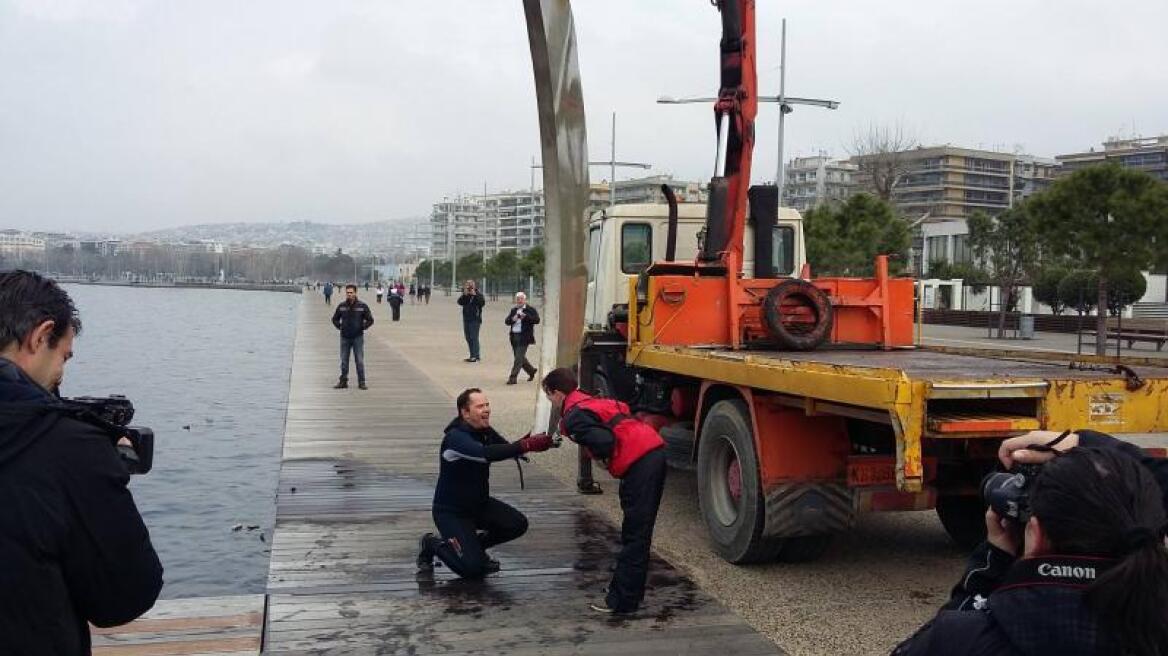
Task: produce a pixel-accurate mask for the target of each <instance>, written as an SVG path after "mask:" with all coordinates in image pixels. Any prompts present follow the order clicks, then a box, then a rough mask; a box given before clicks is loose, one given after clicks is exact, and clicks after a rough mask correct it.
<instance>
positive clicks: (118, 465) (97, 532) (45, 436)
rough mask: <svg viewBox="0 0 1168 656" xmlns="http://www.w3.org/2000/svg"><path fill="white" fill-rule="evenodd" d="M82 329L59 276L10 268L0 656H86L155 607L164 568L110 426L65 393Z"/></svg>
mask: <svg viewBox="0 0 1168 656" xmlns="http://www.w3.org/2000/svg"><path fill="white" fill-rule="evenodd" d="M80 329H81V322H80V320H79V319H78V318H77V312H76V309H75V308H74V306H73V302H72V301H71V300H70V299H69V296H68V294H66V293H65V292H64V291H63V290H62V289H61V288H60V287H58V286H57V285H56V283H54V282H53V281H51V280H46V279H45V278H42V277H40V276H39V275H37V274H34V273H29V272H25V271H11V272H7V273H3V274H0V655H4V656H8V655H10V654H11V655H16V654H20V655H26V654H69V655H75V654H88V653H90V638H89V627H88V625H87V623H93V624H95V625H97V626H101V627H109V626H117V625H119V624H125V623H126V622H129V621H131V620H133V619H134V618H136V617H138V616H139V615H141V614H142V613H144V612H146V611H147V610H149V609H150V607H151V606H153V605H154V601H155V599H157V598H158V592H159V590H161V589H162V565H161V564H160V563H159V562H158V556H157V554H155V552H154V547H153V545H152V544H151V543H150V535H149V533H148V532H147V530H146V526H145V524H143V522H142V517H141V515H139V514H138V509H137V507H136V506H135V505H134V498H133V496H132V495H131V494H130V491H129V489H127V487H126V485H127V483H128V482H129V475H128V474H127V472H126V469H125V467H124V466H123V464H122V462H121V460H120V459H119V457H118V454H117V451H116V450H115V448H114V446H113V439H112V438H111V437H110V435H109V433H108V432H107V429H105V428H101V427H99V426H98V425H96V424H92V423H89V422H87V421H85V420H84V419H83V418H82V417H81V416H80V415H79V413H78V412H77V411H76V410H75V409H73V408H71V407H70V406H69V405H68V404H66V402H64V401H62V400H61V399H60V398H59V397H58V396H57V394H56V389H57V387H58V385H60V382H61V378H62V377H63V376H64V372H65V362H66V361H67V360H68V359H69V358H70V357H71V356H72V355H73V338H74V336H75V335H76V334H77V332H78V331H79V330H80Z"/></svg>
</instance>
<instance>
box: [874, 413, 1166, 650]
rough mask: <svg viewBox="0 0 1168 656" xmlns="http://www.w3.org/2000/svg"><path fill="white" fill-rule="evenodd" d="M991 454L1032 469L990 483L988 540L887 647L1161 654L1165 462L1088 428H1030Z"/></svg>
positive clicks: (1014, 466)
mask: <svg viewBox="0 0 1168 656" xmlns="http://www.w3.org/2000/svg"><path fill="white" fill-rule="evenodd" d="M999 457H1000V459H1001V460H1002V463H1003V465H1005V466H1006V467H1007V468H1008V469H1010V471H1011V472H1019V468H1018V465H1026V466H1029V467H1030V468H1029V469H1028V470H1026V471H1025V472H1024V473H1015V474H1012V475H1011V474H1007V475H1002V474H999V475H997V476H999V477H1003V478H1000V479H998V480H999V481H1000V483H998V489H996V490H995V489H991V488H993V486H994V484H995V483H994V482H993V481H991V479H989V478H987V482H986V484H985V487H986V490H985V491H984V494H986V496H987V497H991V498H990V502H989V503H990V508H989V509H988V510H987V511H986V529H987V540H986V542H985V543H983V544H982V545H981V546H979V547H978V548H977V549H976V550H975V551H974V553H973V555H972V556H971V557H970V561H969V565H968V567H967V570H966V572H965V575H964V576H962V578H961V581H960V582H959V583H958V584H957V585H956V586H954V588H953V591H952V594H951V597H950V600H949V602H948V603H946V604H945V605H944V606H943V607H942V609H941V612H940V613H938V614H937V616H936V617H935V618H934V619H933V620H932V621H930V622H929V623H928V624H926V625H925V626H923V627H922V628H921V629H919V630H918V631H917V633H916V634H915V635H913V636H912V637H911V638H909V639H908V640H907V641H905V642H904V643H902V644H901V645H900V646H898V647H897V648H896V649H895V650H894V652H893V654H895V655H903V656H918V655H925V654H945V655H946V656H949V655H959V654H1021V655H1025V656H1030V655H1035V654H1067V655H1071V656H1074V655H1078V654H1082V655H1084V656H1086V655H1088V654H1091V655H1102V654H1115V655H1116V656H1120V655H1123V656H1163V655H1164V654H1168V548H1166V547H1165V539H1164V536H1165V530H1166V529H1168V519H1166V518H1168V510H1166V507H1168V463H1166V462H1164V461H1161V460H1157V459H1154V458H1151V457H1149V456H1146V455H1145V454H1144V453H1143V452H1142V451H1141V450H1140V449H1139V448H1137V447H1136V446H1134V445H1132V444H1128V443H1126V442H1122V441H1120V440H1117V439H1115V438H1113V437H1111V436H1109V435H1105V434H1103V433H1097V432H1095V431H1085V430H1084V431H1078V433H1067V434H1062V435H1060V434H1057V433H1054V432H1049V431H1034V432H1032V433H1030V434H1027V435H1023V436H1021V437H1016V438H1012V439H1009V440H1006V441H1005V442H1003V443H1002V446H1001V449H1000V451H999ZM1011 487H1013V488H1014V489H1009V488H1011ZM1003 491H1004V492H1006V494H1005V495H1004V496H1005V497H1007V498H1008V499H1009V503H1007V504H1001V503H995V501H996V500H998V499H1001V498H1003V497H1002V496H1001V495H1000V494H999V496H998V497H996V498H994V497H993V496H992V495H994V494H995V493H1001V492H1003Z"/></svg>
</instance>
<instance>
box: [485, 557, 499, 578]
mask: <svg viewBox="0 0 1168 656" xmlns="http://www.w3.org/2000/svg"><path fill="white" fill-rule="evenodd" d="M502 567H503V566H502V565H500V564H499V561H497V560H495V559H494V558H491V557H490V556H487V565H486V567H484V568H483V570H484V571H486V573H487V574H494V573H495V572H497V571H499V570H500V569H502Z"/></svg>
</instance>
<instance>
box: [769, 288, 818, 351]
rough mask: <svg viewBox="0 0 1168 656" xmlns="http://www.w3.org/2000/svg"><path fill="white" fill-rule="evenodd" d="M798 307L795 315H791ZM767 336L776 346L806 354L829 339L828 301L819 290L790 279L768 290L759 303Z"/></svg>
mask: <svg viewBox="0 0 1168 656" xmlns="http://www.w3.org/2000/svg"><path fill="white" fill-rule="evenodd" d="M792 308H798V309H799V311H798V312H792ZM762 318H763V324H764V325H765V326H766V329H767V333H768V334H769V335H770V336H771V337H772V338H773V339H774V340H775V341H776V342H778V343H779V346H782V347H783V348H788V349H791V350H794V351H810V350H812V349H814V348H817V347H819V345H821V344H823V342H825V341H827V338H828V337H830V336H831V324H832V309H831V299H830V298H828V297H827V294H826V293H824V291H823V290H822V289H819V288H818V287H816V286H815V285H812V284H811V283H809V282H807V281H806V280H799V279H796V278H792V279H790V280H784V281H783V282H780V283H779V284H777V285H775V286H774V287H771V290H770V291H769V292H767V295H766V298H764V299H763V301H762Z"/></svg>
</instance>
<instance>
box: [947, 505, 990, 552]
mask: <svg viewBox="0 0 1168 656" xmlns="http://www.w3.org/2000/svg"><path fill="white" fill-rule="evenodd" d="M985 514H986V508H985V504H983V503H982V501H981V499H980V498H978V497H975V496H968V495H964V496H958V495H942V496H940V497H938V498H937V516H938V517H939V518H940V519H941V526H944V527H945V532H946V533H948V534H949V537H950V538H952V539H953V541H954V542H956V543H957V545H958V546H960V547H962V548H965V549H969V548H972V547H975V546H977V545H978V544H980V543H981V542H982V540H985V538H986V526H985Z"/></svg>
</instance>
